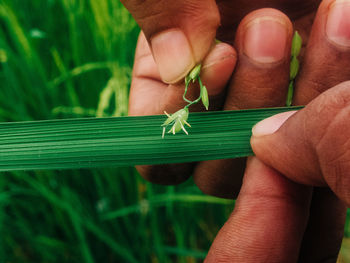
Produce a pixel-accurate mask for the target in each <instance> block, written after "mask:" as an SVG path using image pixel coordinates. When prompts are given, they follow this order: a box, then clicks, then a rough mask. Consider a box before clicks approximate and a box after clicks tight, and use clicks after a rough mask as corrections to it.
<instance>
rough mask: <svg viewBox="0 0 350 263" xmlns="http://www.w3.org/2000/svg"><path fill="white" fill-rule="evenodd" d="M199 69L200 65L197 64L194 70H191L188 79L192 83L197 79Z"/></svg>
mask: <svg viewBox="0 0 350 263" xmlns="http://www.w3.org/2000/svg"><path fill="white" fill-rule="evenodd" d="M201 67H202V65H201V64H199V65H197V66H196V67H195V68H194V69H192V70H191V72H190V74H189V77H190V79H191V80H192V81H193V82H195V80H196V79H197V78H198V77H199V74H200V73H201Z"/></svg>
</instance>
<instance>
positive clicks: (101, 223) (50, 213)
mask: <svg viewBox="0 0 350 263" xmlns="http://www.w3.org/2000/svg"><path fill="white" fill-rule="evenodd" d="M138 32H139V29H138V27H137V25H136V24H135V22H134V21H133V19H132V18H131V16H130V15H129V14H128V13H127V11H126V10H124V9H123V7H122V6H121V4H120V2H119V1H117V0H98V1H97V0H35V1H23V0H0V83H1V84H0V121H22V120H45V119H54V118H76V117H89V116H123V115H126V114H127V103H128V91H129V90H128V88H129V85H130V74H131V67H132V63H133V54H134V48H135V45H136V39H137V35H138ZM232 203H233V202H232V201H227V200H222V199H218V198H214V197H210V196H204V195H202V194H201V193H200V191H199V190H198V189H197V188H196V186H194V184H193V182H191V181H190V182H187V183H186V184H184V185H181V186H177V187H161V186H155V185H152V184H149V183H147V182H145V181H144V180H143V179H141V177H140V176H138V175H137V173H136V172H135V170H134V169H133V168H116V169H95V170H72V171H54V172H53V171H51V172H45V171H41V172H28V173H24V172H16V173H1V174H0V262H36V263H38V262H60V263H62V262H87V263H90V262H200V261H201V259H203V257H204V256H205V254H206V251H207V249H208V248H209V246H210V241H211V240H212V239H213V237H214V235H215V233H216V232H217V230H218V229H219V227H220V226H221V225H222V224H223V223H224V221H225V219H226V218H227V216H228V214H229V213H230V211H231V209H232V207H233V204H232Z"/></svg>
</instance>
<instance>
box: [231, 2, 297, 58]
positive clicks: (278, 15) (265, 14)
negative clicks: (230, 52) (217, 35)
mask: <svg viewBox="0 0 350 263" xmlns="http://www.w3.org/2000/svg"><path fill="white" fill-rule="evenodd" d="M292 32H293V26H292V23H291V21H290V19H289V18H288V17H287V16H286V15H285V14H283V13H282V12H281V11H279V10H276V9H272V8H263V9H259V10H256V11H253V12H251V13H250V14H248V15H247V16H246V17H245V18H244V19H243V20H242V22H241V23H240V25H239V28H238V31H237V36H236V40H235V43H236V46H237V48H238V50H239V52H240V53H242V54H244V55H245V56H247V57H248V58H250V59H251V60H252V61H254V62H256V63H259V64H271V63H276V62H280V61H284V60H286V59H287V58H288V59H289V56H290V42H291V38H292Z"/></svg>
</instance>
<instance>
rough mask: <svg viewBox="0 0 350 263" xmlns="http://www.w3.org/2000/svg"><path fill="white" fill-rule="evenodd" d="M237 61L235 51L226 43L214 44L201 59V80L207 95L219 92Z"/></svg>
mask: <svg viewBox="0 0 350 263" xmlns="http://www.w3.org/2000/svg"><path fill="white" fill-rule="evenodd" d="M236 62H237V52H236V51H235V49H234V48H233V47H232V46H230V45H229V44H226V43H218V44H216V45H215V46H214V47H213V48H212V49H211V51H210V52H209V54H208V56H207V57H206V58H205V60H204V61H203V67H202V80H203V83H205V85H206V87H207V90H208V95H209V96H215V95H218V94H220V93H221V92H222V91H223V90H224V88H225V86H226V85H227V83H228V81H229V79H230V77H231V75H232V73H233V70H234V68H235V65H236Z"/></svg>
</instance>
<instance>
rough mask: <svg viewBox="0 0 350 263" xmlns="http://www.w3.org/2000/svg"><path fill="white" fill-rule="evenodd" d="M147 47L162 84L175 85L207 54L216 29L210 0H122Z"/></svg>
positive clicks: (215, 12) (217, 23) (217, 18)
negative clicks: (139, 28) (150, 51)
mask: <svg viewBox="0 0 350 263" xmlns="http://www.w3.org/2000/svg"><path fill="white" fill-rule="evenodd" d="M121 2H122V3H123V4H124V5H125V6H126V8H127V9H128V10H129V11H130V13H131V14H132V15H133V17H134V18H135V20H136V21H137V23H138V24H139V25H140V27H141V29H142V30H143V32H144V33H145V36H146V38H147V40H148V42H149V44H150V46H151V50H152V53H153V57H154V59H155V61H156V63H157V66H158V70H159V72H160V76H161V78H162V80H163V81H164V82H166V83H175V82H178V81H179V80H181V79H183V78H184V77H185V76H186V74H187V73H188V72H189V71H190V70H191V69H192V68H193V67H194V66H195V65H196V64H198V63H200V62H201V61H202V60H203V59H204V57H205V55H206V54H207V53H208V51H209V48H210V46H211V45H212V43H213V40H214V37H215V34H216V29H217V27H218V25H219V19H220V18H219V12H218V9H217V6H216V3H215V1H214V0H190V1H189V0H177V1H171V0H167V1H157V0H150V1H140V0H122V1H121Z"/></svg>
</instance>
